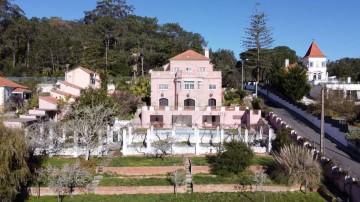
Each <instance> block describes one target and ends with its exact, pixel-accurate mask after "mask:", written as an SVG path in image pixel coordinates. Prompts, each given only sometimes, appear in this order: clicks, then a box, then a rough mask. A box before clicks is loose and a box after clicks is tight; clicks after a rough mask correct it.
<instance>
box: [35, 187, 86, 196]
mask: <svg viewBox="0 0 360 202" xmlns="http://www.w3.org/2000/svg"><path fill="white" fill-rule="evenodd" d="M28 191H29V192H28V193H29V195H30V196H37V195H38V193H39V191H40V196H56V195H57V194H56V193H55V192H54V191H53V190H52V189H50V187H40V190H39V189H38V188H37V187H30V188H29V189H28ZM86 193H87V190H86V189H78V188H76V189H75V190H74V192H73V195H78V194H86Z"/></svg>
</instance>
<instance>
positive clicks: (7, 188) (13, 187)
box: [0, 123, 30, 201]
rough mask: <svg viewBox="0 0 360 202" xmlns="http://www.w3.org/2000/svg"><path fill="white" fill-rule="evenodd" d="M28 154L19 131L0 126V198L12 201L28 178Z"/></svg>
mask: <svg viewBox="0 0 360 202" xmlns="http://www.w3.org/2000/svg"><path fill="white" fill-rule="evenodd" d="M28 157H29V154H28V147H27V145H26V143H25V140H24V137H23V134H22V133H21V131H14V130H11V129H8V128H6V127H5V126H4V125H3V124H2V123H1V124H0V162H1V163H0V198H1V200H2V201H13V199H14V198H15V197H16V195H17V194H18V193H19V190H20V188H21V186H23V185H25V183H26V182H27V180H28V178H29V177H30V170H29V167H28V164H27V160H28Z"/></svg>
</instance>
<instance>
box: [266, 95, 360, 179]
mask: <svg viewBox="0 0 360 202" xmlns="http://www.w3.org/2000/svg"><path fill="white" fill-rule="evenodd" d="M266 104H267V105H268V107H269V108H270V109H271V110H272V111H273V112H274V113H275V114H276V115H278V116H279V117H280V118H281V119H282V120H283V121H285V122H287V123H288V124H289V125H290V126H291V127H292V128H293V129H294V130H295V131H296V132H297V133H298V134H299V135H301V136H303V137H307V138H308V139H309V140H311V141H312V142H313V144H314V143H315V146H316V148H318V149H320V130H319V129H316V128H315V127H313V126H311V125H310V124H308V123H307V122H306V120H304V119H303V118H302V117H300V116H298V115H297V114H295V113H293V112H291V111H290V110H289V111H288V110H286V109H283V108H281V107H279V106H277V105H275V104H274V103H272V102H268V101H267V102H266ZM325 156H326V157H328V158H329V159H332V161H333V162H334V163H335V164H338V165H339V166H340V167H341V168H342V169H344V170H348V171H349V173H350V175H351V176H352V177H358V178H359V177H360V161H359V159H360V156H355V154H352V153H351V152H350V151H347V149H346V148H345V147H344V146H342V145H341V144H340V143H337V142H336V141H334V140H332V139H329V138H328V137H327V136H325Z"/></svg>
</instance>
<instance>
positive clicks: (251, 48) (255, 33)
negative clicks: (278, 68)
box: [241, 3, 274, 81]
mask: <svg viewBox="0 0 360 202" xmlns="http://www.w3.org/2000/svg"><path fill="white" fill-rule="evenodd" d="M259 8H260V4H259V3H257V4H256V6H255V9H254V10H253V13H252V15H251V16H250V25H249V27H247V28H246V29H245V37H244V39H243V42H242V45H243V47H244V48H246V50H248V52H247V53H248V55H247V56H246V57H245V58H243V57H241V59H243V60H245V59H249V60H251V61H253V63H254V68H255V69H256V81H260V69H266V68H268V66H267V64H268V63H267V62H266V61H267V60H268V56H269V53H268V52H267V51H266V49H269V48H271V46H272V43H273V42H274V39H273V38H272V32H271V28H270V27H269V26H268V18H267V14H266V13H265V12H263V11H260V9H259ZM263 75H264V74H263Z"/></svg>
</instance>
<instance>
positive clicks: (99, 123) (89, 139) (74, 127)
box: [66, 105, 115, 160]
mask: <svg viewBox="0 0 360 202" xmlns="http://www.w3.org/2000/svg"><path fill="white" fill-rule="evenodd" d="M114 114H115V110H114V109H113V108H110V107H105V106H104V105H97V106H84V107H81V108H80V107H79V108H75V110H74V111H73V112H72V113H71V114H70V118H69V120H68V121H67V123H66V125H67V128H68V129H69V130H71V131H74V133H75V134H77V135H78V138H79V140H80V142H81V144H82V145H83V146H84V147H85V151H86V154H85V159H86V160H89V158H90V154H91V152H93V151H94V149H95V148H97V147H98V146H100V145H101V144H102V140H103V138H105V137H106V126H107V125H108V124H109V123H110V122H111V121H113V120H111V117H113V115H114Z"/></svg>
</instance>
